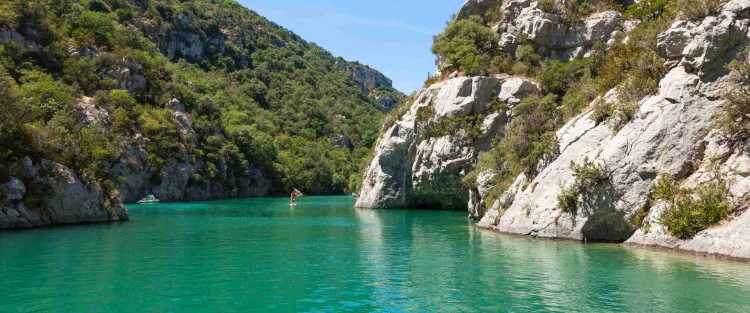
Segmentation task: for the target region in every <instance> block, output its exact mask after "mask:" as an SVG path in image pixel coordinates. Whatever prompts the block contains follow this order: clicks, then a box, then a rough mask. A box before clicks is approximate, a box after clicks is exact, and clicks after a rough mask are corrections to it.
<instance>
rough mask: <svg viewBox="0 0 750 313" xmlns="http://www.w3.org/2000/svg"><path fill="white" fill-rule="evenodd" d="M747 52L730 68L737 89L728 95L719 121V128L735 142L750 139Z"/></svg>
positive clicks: (748, 64)
mask: <svg viewBox="0 0 750 313" xmlns="http://www.w3.org/2000/svg"><path fill="white" fill-rule="evenodd" d="M748 53H750V51H745V52H743V53H741V56H740V57H739V58H738V59H736V60H734V61H732V63H731V64H730V65H729V68H730V69H732V70H733V71H734V73H735V75H736V85H737V87H736V88H735V89H734V90H732V91H731V92H730V93H729V94H728V95H727V101H726V103H725V105H724V112H723V113H722V115H721V116H720V118H719V120H718V125H717V126H718V127H719V128H720V129H721V130H722V131H723V132H724V134H725V135H726V136H727V137H728V138H730V139H731V140H732V141H734V142H742V141H744V140H745V139H747V138H750V87H748V86H750V62H748Z"/></svg>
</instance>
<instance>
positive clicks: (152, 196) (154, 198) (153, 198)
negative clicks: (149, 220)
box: [138, 195, 159, 204]
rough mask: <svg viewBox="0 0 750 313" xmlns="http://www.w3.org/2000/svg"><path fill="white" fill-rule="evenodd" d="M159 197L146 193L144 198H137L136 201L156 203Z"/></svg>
mask: <svg viewBox="0 0 750 313" xmlns="http://www.w3.org/2000/svg"><path fill="white" fill-rule="evenodd" d="M158 202H159V199H157V198H156V197H155V196H154V195H148V196H146V197H145V198H143V199H141V200H138V203H141V204H147V203H158Z"/></svg>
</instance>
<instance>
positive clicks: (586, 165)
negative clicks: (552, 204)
mask: <svg viewBox="0 0 750 313" xmlns="http://www.w3.org/2000/svg"><path fill="white" fill-rule="evenodd" d="M570 169H571V170H572V171H573V177H574V178H575V180H574V182H573V184H572V185H570V186H567V187H562V188H561V191H560V194H559V195H558V198H557V200H558V205H559V206H560V209H561V210H562V211H563V212H565V213H570V214H573V215H576V214H578V200H579V199H580V198H583V199H584V200H585V198H586V197H587V196H589V195H591V194H593V193H594V192H595V191H596V189H597V188H600V187H601V186H603V185H604V184H606V183H607V182H608V181H609V174H608V173H607V171H606V170H605V169H604V167H602V166H601V165H599V164H596V163H594V162H592V161H590V160H589V159H588V158H586V159H584V161H583V163H581V164H580V165H579V164H576V163H575V162H571V163H570Z"/></svg>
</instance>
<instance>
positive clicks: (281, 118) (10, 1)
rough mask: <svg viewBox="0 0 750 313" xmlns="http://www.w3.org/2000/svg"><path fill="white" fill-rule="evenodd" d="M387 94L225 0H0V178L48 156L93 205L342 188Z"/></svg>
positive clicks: (356, 68)
mask: <svg viewBox="0 0 750 313" xmlns="http://www.w3.org/2000/svg"><path fill="white" fill-rule="evenodd" d="M402 97H403V96H402V95H401V94H400V93H399V92H398V91H396V90H394V89H393V88H392V87H391V82H390V80H388V79H387V78H385V77H384V76H383V75H382V74H380V73H378V72H376V71H375V70H372V69H370V68H369V67H366V66H364V65H360V64H358V63H349V62H347V61H344V60H343V59H340V58H335V57H333V56H332V55H331V54H330V53H328V52H327V51H325V50H324V49H322V48H321V47H318V46H316V45H315V44H312V43H308V42H306V41H304V40H303V39H301V38H300V37H298V36H297V35H295V34H293V33H291V32H290V31H287V30H285V29H283V28H282V27H280V26H277V25H275V24H273V23H272V22H270V21H268V20H266V19H265V18H263V17H261V16H259V15H257V14H256V13H254V12H252V11H250V10H248V9H246V8H244V7H242V6H240V5H239V4H237V3H236V2H235V1H231V0H197V1H177V0H154V1H146V0H85V1H74V0H32V1H27V0H5V1H2V2H1V3H0V183H3V182H5V181H7V180H8V179H10V178H11V177H15V176H20V177H24V175H23V173H21V172H23V168H25V167H29V166H30V168H33V167H34V165H35V164H38V163H39V162H41V160H49V161H52V162H55V163H58V164H60V165H63V166H65V167H68V168H69V169H71V170H72V171H73V172H74V173H75V176H77V177H78V178H80V179H81V180H82V181H83V182H84V184H86V185H89V186H91V185H95V186H97V187H101V189H102V190H103V192H104V194H105V195H106V196H105V197H104V198H105V199H106V201H104V202H106V203H103V205H104V207H107V206H112V205H115V204H114V203H117V202H118V201H119V198H122V199H124V200H126V201H135V200H137V199H138V198H140V197H142V196H144V195H145V194H148V193H155V194H157V196H159V197H161V198H163V199H166V200H189V199H210V198H221V197H235V196H252V195H265V194H269V193H275V192H285V191H287V190H288V189H290V188H293V187H296V188H300V189H302V190H304V191H306V192H309V193H312V194H336V193H343V192H345V191H350V190H355V189H356V188H357V184H358V183H359V182H358V181H359V179H360V178H359V176H360V174H359V171H360V169H361V166H362V162H363V160H364V159H365V158H366V157H367V155H368V153H369V151H370V149H371V147H372V145H373V143H374V140H375V137H376V136H377V133H378V128H379V127H380V120H381V117H382V116H383V112H384V111H387V110H389V108H390V107H392V106H393V104H394V103H396V102H398V101H400V100H401V98H402ZM24 164H25V165H24ZM42 168H44V166H42ZM34 173H36V172H34ZM40 175H42V174H40ZM23 181H24V182H25V186H24V187H25V190H26V193H25V194H22V198H23V199H22V200H24V201H25V202H26V205H27V206H32V207H34V206H39V207H43V206H44V201H41V200H39V198H41V197H42V194H43V193H44V192H45V188H43V187H44V186H43V185H44V184H42V183H38V182H35V181H34V179H32V178H28V177H27V178H25V179H24V180H23ZM47 189H49V188H47ZM35 199H36V200H35ZM17 200H18V199H17ZM109 202H111V203H109Z"/></svg>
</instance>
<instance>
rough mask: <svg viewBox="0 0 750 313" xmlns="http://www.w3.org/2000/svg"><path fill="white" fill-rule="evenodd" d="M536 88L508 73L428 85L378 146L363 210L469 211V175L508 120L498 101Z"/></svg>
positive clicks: (361, 200) (362, 196)
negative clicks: (417, 209)
mask: <svg viewBox="0 0 750 313" xmlns="http://www.w3.org/2000/svg"><path fill="white" fill-rule="evenodd" d="M536 91H537V87H536V84H534V83H533V82H530V81H528V80H527V79H524V78H519V77H508V76H498V77H459V78H454V79H450V80H447V81H444V82H441V83H437V84H435V85H433V86H430V87H429V88H426V89H425V90H423V91H422V92H421V93H420V94H419V95H418V96H417V97H416V100H415V101H414V103H413V104H412V105H411V107H410V109H409V110H408V112H407V113H406V114H404V115H403V116H402V117H401V118H400V119H399V120H398V121H397V122H396V123H395V124H394V125H393V126H391V127H389V128H388V129H387V130H386V131H385V133H384V135H383V137H382V138H381V139H380V141H379V143H378V144H377V147H376V149H375V153H376V154H375V157H374V158H373V160H372V162H371V164H370V166H369V167H368V169H367V172H366V174H365V179H364V181H363V187H362V190H361V192H360V197H359V199H358V201H357V207H361V208H398V207H412V208H441V209H453V210H463V209H466V203H467V201H468V199H469V191H468V189H467V188H466V187H465V185H464V184H463V182H462V179H463V176H464V175H465V174H466V173H468V172H469V171H470V170H471V168H472V167H473V164H474V163H475V162H476V158H477V156H478V153H479V152H480V151H484V150H486V149H488V148H489V146H490V144H491V143H492V142H493V140H495V139H496V138H497V137H498V136H500V135H501V134H502V132H503V126H504V124H505V122H506V121H507V115H506V114H507V113H506V111H504V110H500V109H499V108H498V106H497V105H496V104H498V103H500V102H501V101H500V100H499V98H498V97H499V96H501V95H504V96H505V97H506V99H517V98H519V97H523V96H526V95H528V94H530V93H534V92H536ZM511 101H512V100H511ZM469 125H471V126H470V127H469Z"/></svg>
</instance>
